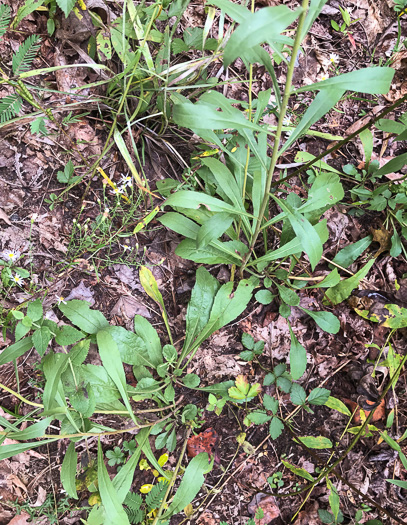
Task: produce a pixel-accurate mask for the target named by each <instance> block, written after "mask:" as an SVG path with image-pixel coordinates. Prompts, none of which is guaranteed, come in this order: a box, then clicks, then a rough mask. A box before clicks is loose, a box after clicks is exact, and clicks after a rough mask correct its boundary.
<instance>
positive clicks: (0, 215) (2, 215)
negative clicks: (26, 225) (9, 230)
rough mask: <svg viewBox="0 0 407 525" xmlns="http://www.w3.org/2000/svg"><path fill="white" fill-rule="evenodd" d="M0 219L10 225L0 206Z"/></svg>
mask: <svg viewBox="0 0 407 525" xmlns="http://www.w3.org/2000/svg"><path fill="white" fill-rule="evenodd" d="M0 219H2V220H3V221H4V222H5V223H7V224H8V225H9V226H11V221H10V219H9V218H8V216H7V215H6V214H5V212H4V211H3V210H2V209H1V208H0Z"/></svg>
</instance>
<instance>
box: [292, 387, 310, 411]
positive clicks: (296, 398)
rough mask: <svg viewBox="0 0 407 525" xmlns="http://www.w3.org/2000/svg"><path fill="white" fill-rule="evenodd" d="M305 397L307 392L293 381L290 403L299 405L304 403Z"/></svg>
mask: <svg viewBox="0 0 407 525" xmlns="http://www.w3.org/2000/svg"><path fill="white" fill-rule="evenodd" d="M306 398H307V394H306V393H305V390H304V389H303V387H302V386H301V385H299V384H298V383H293V385H292V387H291V392H290V399H291V403H293V404H294V405H299V406H301V405H303V404H304V403H305V400H306Z"/></svg>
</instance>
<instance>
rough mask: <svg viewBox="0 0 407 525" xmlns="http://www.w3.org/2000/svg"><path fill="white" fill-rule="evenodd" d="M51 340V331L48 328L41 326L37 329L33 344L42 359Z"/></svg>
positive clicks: (33, 336)
mask: <svg viewBox="0 0 407 525" xmlns="http://www.w3.org/2000/svg"><path fill="white" fill-rule="evenodd" d="M51 339H52V334H51V330H50V329H49V328H48V327H47V326H40V328H37V330H35V332H34V333H33V335H32V342H33V344H34V347H35V349H36V350H37V352H38V353H39V355H40V356H41V357H42V356H43V355H44V354H45V351H46V349H47V348H48V344H49V342H50V341H51Z"/></svg>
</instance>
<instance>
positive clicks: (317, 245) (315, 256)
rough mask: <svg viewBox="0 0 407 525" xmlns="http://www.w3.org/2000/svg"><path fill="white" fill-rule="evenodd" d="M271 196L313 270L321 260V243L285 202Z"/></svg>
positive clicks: (314, 231)
mask: <svg viewBox="0 0 407 525" xmlns="http://www.w3.org/2000/svg"><path fill="white" fill-rule="evenodd" d="M271 196H272V197H273V199H274V200H275V201H276V202H277V204H278V205H279V206H280V208H281V209H282V210H283V211H285V213H286V214H287V218H288V220H289V221H290V224H291V226H292V227H293V230H294V231H295V234H296V235H297V237H298V239H299V240H300V242H301V248H302V250H303V251H304V252H305V253H306V254H307V255H308V257H309V260H310V263H311V268H312V269H313V270H314V269H315V266H316V265H317V264H318V263H319V261H320V259H321V256H322V251H323V248H322V242H321V240H320V238H319V235H318V233H317V232H316V230H315V228H314V226H312V224H311V223H310V222H309V221H308V220H307V219H306V218H305V217H304V216H303V215H301V213H299V212H298V211H297V210H296V209H294V208H292V207H291V206H290V205H289V204H288V203H287V202H286V201H283V200H281V199H278V198H277V197H275V196H274V195H273V194H271Z"/></svg>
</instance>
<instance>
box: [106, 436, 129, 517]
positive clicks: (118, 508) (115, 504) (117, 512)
mask: <svg viewBox="0 0 407 525" xmlns="http://www.w3.org/2000/svg"><path fill="white" fill-rule="evenodd" d="M98 486H99V493H100V497H101V499H102V505H103V507H104V508H105V513H106V521H105V523H112V524H113V523H114V524H117V525H130V522H129V519H128V517H127V514H126V512H125V511H124V509H123V507H122V505H121V503H120V499H119V497H118V494H117V492H116V489H115V488H114V485H113V483H112V481H111V479H110V477H109V474H108V473H107V469H106V465H105V463H104V461H103V452H102V445H101V443H100V440H99V441H98Z"/></svg>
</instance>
